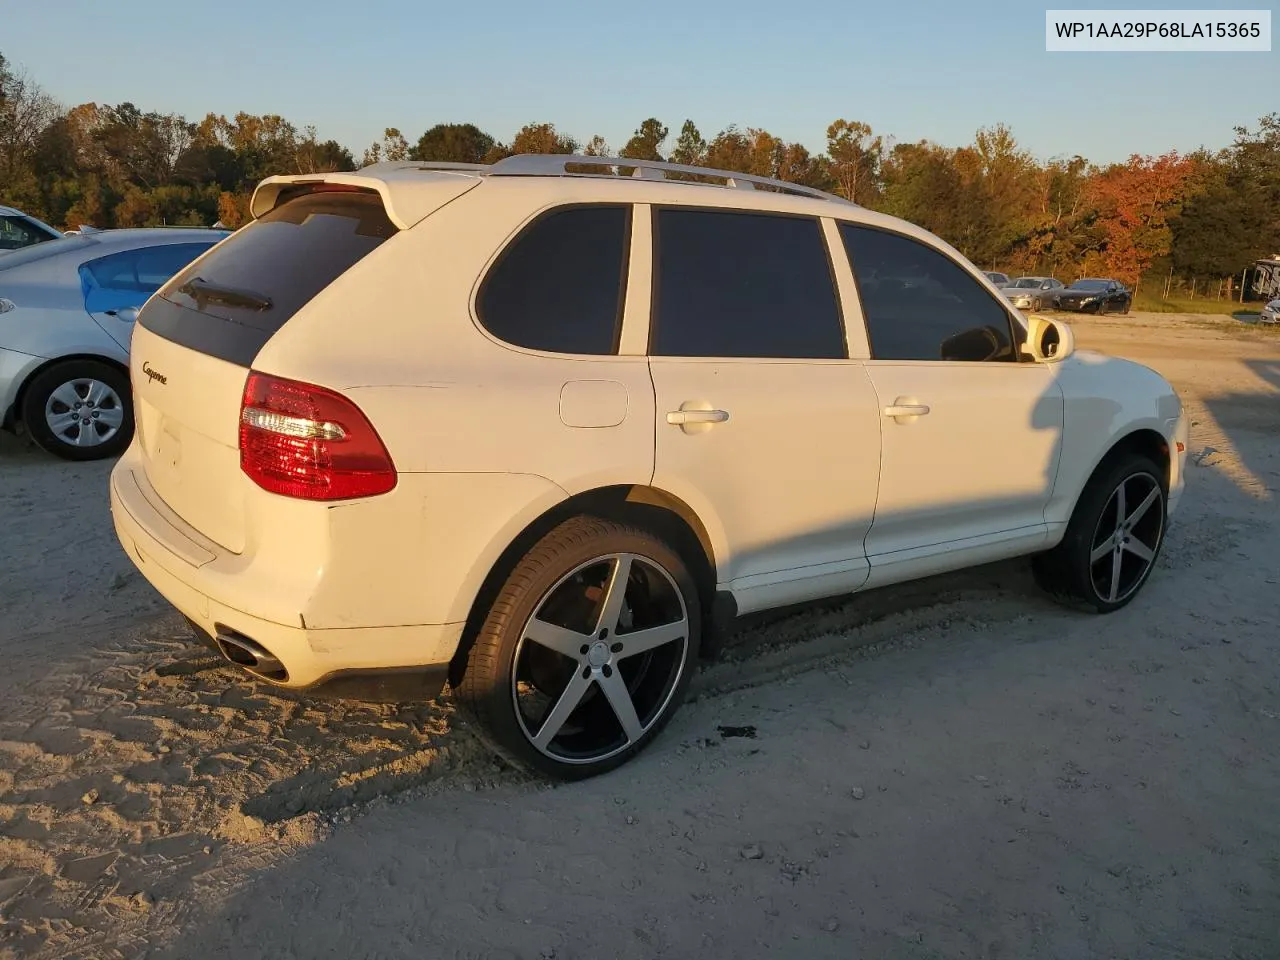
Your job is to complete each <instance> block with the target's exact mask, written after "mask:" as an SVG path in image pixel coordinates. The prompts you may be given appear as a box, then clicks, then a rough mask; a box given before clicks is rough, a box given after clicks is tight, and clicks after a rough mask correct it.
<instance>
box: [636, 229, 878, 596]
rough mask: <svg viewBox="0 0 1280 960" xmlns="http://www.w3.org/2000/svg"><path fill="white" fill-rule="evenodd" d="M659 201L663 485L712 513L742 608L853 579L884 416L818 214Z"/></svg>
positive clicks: (828, 590) (856, 580)
mask: <svg viewBox="0 0 1280 960" xmlns="http://www.w3.org/2000/svg"><path fill="white" fill-rule="evenodd" d="M653 216H654V221H653V226H654V262H653V272H654V278H655V279H654V288H653V304H652V308H651V328H650V332H649V354H650V369H651V370H652V373H653V383H654V389H655V393H656V401H657V409H656V421H657V422H656V424H655V427H654V429H655V430H656V458H655V473H654V485H655V486H656V487H658V488H660V489H663V490H667V491H670V492H671V493H674V494H675V495H677V496H679V497H681V498H682V499H683V500H684V501H685V502H686V503H688V504H689V505H690V506H691V507H693V509H694V511H695V512H696V513H697V514H698V515H699V516H700V517H702V518H703V519H704V522H705V523H706V524H707V526H708V529H709V535H710V538H711V540H712V543H713V546H714V547H715V549H716V561H717V566H718V567H719V578H720V580H721V582H722V583H724V582H726V581H727V583H728V585H729V586H730V587H731V588H732V589H733V591H734V594H735V596H736V598H737V600H738V604H739V610H740V611H741V612H744V613H745V612H750V611H751V610H754V609H761V608H764V607H769V606H774V605H776V604H778V603H787V602H797V601H800V600H805V599H810V598H813V597H820V596H831V595H835V594H838V593H843V592H848V591H852V590H855V589H857V588H858V587H859V586H861V585H862V583H863V582H864V581H865V579H866V575H867V561H866V556H865V553H864V552H863V546H862V541H863V538H864V536H865V534H866V532H867V530H868V528H869V527H870V525H871V518H872V513H873V511H874V509H875V496H876V482H877V475H878V472H879V443H880V423H879V418H878V415H877V412H876V399H875V392H874V390H873V389H872V387H871V384H870V382H869V381H868V379H867V376H866V373H865V371H864V370H863V368H862V365H861V364H860V363H858V362H856V361H850V360H848V359H847V355H848V354H847V346H846V342H845V335H844V327H843V323H842V318H841V310H840V302H839V297H838V296H837V293H836V289H835V283H834V281H833V277H832V269H831V263H830V260H829V259H828V252H827V246H826V242H825V239H824V229H823V226H822V223H821V221H819V220H818V219H816V218H809V217H794V216H782V215H772V214H761V213H754V212H752V213H746V212H738V211H729V210H708V209H696V208H685V207H665V208H655V209H654V212H653Z"/></svg>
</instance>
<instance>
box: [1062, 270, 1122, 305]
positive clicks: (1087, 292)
mask: <svg viewBox="0 0 1280 960" xmlns="http://www.w3.org/2000/svg"><path fill="white" fill-rule="evenodd" d="M1132 305H1133V292H1132V291H1131V290H1130V289H1129V288H1128V287H1126V286H1125V285H1124V284H1123V283H1121V282H1120V281H1119V280H1110V279H1107V278H1105V277H1102V278H1100V277H1083V278H1081V279H1079V280H1077V281H1076V282H1075V283H1073V284H1071V286H1069V287H1064V288H1062V289H1061V290H1058V291H1055V292H1054V294H1053V307H1054V309H1055V310H1075V311H1079V312H1081V313H1128V312H1129V307H1131V306H1132Z"/></svg>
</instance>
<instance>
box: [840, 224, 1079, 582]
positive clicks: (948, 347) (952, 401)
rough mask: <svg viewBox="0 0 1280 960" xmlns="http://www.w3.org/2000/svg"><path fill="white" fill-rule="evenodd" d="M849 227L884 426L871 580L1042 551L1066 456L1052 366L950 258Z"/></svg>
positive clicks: (846, 236) (844, 230) (846, 234)
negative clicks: (1030, 351)
mask: <svg viewBox="0 0 1280 960" xmlns="http://www.w3.org/2000/svg"><path fill="white" fill-rule="evenodd" d="M840 230H841V236H842V239H843V240H844V244H845V248H846V251H847V252H848V254H849V258H850V261H851V263H852V266H853V270H854V274H855V276H856V277H857V280H858V288H859V292H860V300H861V305H862V312H863V315H864V317H865V321H866V326H867V334H868V341H869V347H870V354H871V359H870V360H868V361H867V366H866V369H867V373H868V375H869V376H870V379H871V382H872V384H873V385H874V387H875V391H876V398H877V403H878V405H879V412H880V416H881V422H882V425H883V439H882V443H881V466H880V487H879V496H878V498H877V501H876V515H875V523H874V524H873V525H872V527H871V530H870V532H869V533H868V535H867V540H866V549H867V555H868V557H869V559H870V564H871V567H872V573H871V576H870V578H869V579H870V583H872V584H875V583H882V582H890V581H892V580H898V579H905V578H907V577H908V576H917V575H922V574H924V573H928V572H931V571H933V570H938V569H946V568H950V567H956V566H961V565H965V564H967V563H972V562H979V561H981V560H985V559H996V558H997V557H998V556H1001V555H1007V554H1010V553H1018V552H1025V551H1027V550H1029V549H1034V546H1035V545H1037V544H1038V543H1040V542H1043V541H1044V540H1045V538H1046V536H1047V528H1046V525H1045V519H1044V510H1045V506H1046V504H1047V502H1048V500H1049V497H1050V495H1051V493H1052V492H1053V484H1054V480H1055V479H1056V476H1057V470H1058V457H1059V454H1060V451H1061V445H1062V424H1063V400H1062V391H1061V389H1060V388H1059V386H1058V383H1057V381H1056V379H1055V376H1054V371H1053V368H1052V367H1051V366H1050V365H1047V364H1038V363H1032V362H1028V361H1027V360H1026V358H1025V357H1023V356H1022V355H1021V354H1020V343H1019V339H1020V337H1019V335H1020V327H1018V326H1016V325H1015V324H1014V322H1013V320H1012V318H1011V316H1010V315H1009V313H1008V311H1007V310H1006V309H1005V307H1004V306H1003V305H1002V304H1001V303H999V302H998V301H997V300H996V299H995V298H994V297H992V296H991V295H990V294H989V293H988V292H987V290H986V289H985V288H984V287H983V286H982V285H981V284H980V283H979V282H978V281H977V279H975V278H974V277H973V276H972V275H971V274H970V273H969V272H968V271H967V270H965V269H964V268H963V267H961V266H960V265H959V263H957V262H956V261H955V260H953V259H952V258H951V257H950V256H948V255H946V254H945V253H944V252H943V251H941V250H938V249H936V248H933V247H931V246H927V245H926V244H924V243H922V242H921V241H919V240H916V239H914V238H911V237H907V236H905V235H902V234H897V233H893V232H890V231H886V230H880V229H875V228H871V227H865V226H860V225H856V224H842V225H841V228H840ZM940 558H943V559H940Z"/></svg>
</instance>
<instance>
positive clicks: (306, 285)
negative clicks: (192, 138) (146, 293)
mask: <svg viewBox="0 0 1280 960" xmlns="http://www.w3.org/2000/svg"><path fill="white" fill-rule="evenodd" d="M396 232H397V227H396V226H395V224H393V223H392V222H391V220H390V218H388V217H387V213H386V210H385V208H384V207H383V205H382V198H381V197H379V196H378V195H377V194H376V193H374V192H372V191H369V192H342V193H330V192H322V193H309V194H304V195H302V196H298V197H295V198H294V199H291V200H287V201H285V202H284V203H282V204H281V205H280V206H278V207H276V208H275V209H274V210H271V211H270V212H268V213H266V214H264V215H263V216H261V217H259V218H258V219H257V220H255V221H253V222H252V223H250V224H249V225H248V226H246V227H244V228H242V229H241V230H238V231H237V232H236V233H234V234H232V235H231V236H230V237H228V238H227V239H226V240H225V241H224V242H223V243H222V244H220V245H219V246H218V247H217V249H215V250H213V251H211V252H210V254H209V256H208V257H206V258H205V259H203V260H202V261H201V262H200V263H199V264H198V265H197V264H192V265H191V266H189V267H188V268H187V269H185V270H183V271H182V272H181V273H179V274H178V275H177V276H175V277H174V278H173V279H172V280H171V281H170V282H169V283H167V284H165V285H164V287H162V288H161V291H160V295H159V296H157V297H154V298H152V300H151V301H150V302H149V303H148V304H147V306H146V308H145V309H144V310H143V311H142V313H141V314H140V315H139V318H138V323H139V324H140V325H141V326H143V327H146V328H147V329H148V330H150V331H151V332H152V333H156V334H158V335H160V336H162V337H164V338H165V339H167V340H171V341H173V342H174V343H178V344H180V345H182V346H184V347H187V348H189V349H192V350H198V351H200V352H201V353H206V354H209V355H211V356H215V357H218V358H219V359H222V360H226V361H228V362H230V363H236V364H239V365H240V366H245V367H247V366H249V365H250V364H251V363H252V362H253V358H254V357H255V356H257V354H258V351H259V350H261V349H262V347H263V345H264V344H266V342H267V341H268V340H269V339H271V337H272V335H273V334H275V333H276V332H277V331H278V330H279V329H280V328H281V327H283V326H284V325H285V324H286V323H288V322H289V320H290V319H291V318H292V317H293V316H294V315H295V314H296V313H297V312H298V311H299V310H301V309H302V308H303V307H304V306H306V304H307V303H308V302H310V301H311V299H312V298H313V297H315V296H316V294H318V293H319V292H320V291H321V290H323V289H324V288H325V287H327V286H329V285H330V284H331V283H333V281H334V280H336V279H338V277H340V276H342V274H344V273H346V272H347V271H348V270H349V269H351V267H352V266H354V265H355V264H356V263H358V262H359V261H360V260H362V259H364V258H365V257H366V256H368V255H369V254H370V253H372V252H373V251H374V250H376V249H377V248H378V247H379V246H381V245H382V244H383V243H384V242H386V240H387V239H388V238H389V237H391V236H393V235H394V234H395V233H396Z"/></svg>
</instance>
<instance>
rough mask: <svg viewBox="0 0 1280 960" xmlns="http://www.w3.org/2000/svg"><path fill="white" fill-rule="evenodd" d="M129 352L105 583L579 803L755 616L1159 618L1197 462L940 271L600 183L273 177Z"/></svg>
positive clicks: (679, 190) (442, 167)
mask: <svg viewBox="0 0 1280 960" xmlns="http://www.w3.org/2000/svg"><path fill="white" fill-rule="evenodd" d="M252 214H253V217H254V220H253V221H252V222H251V223H250V224H249V225H248V226H247V227H245V228H243V229H241V230H239V231H237V232H236V233H235V234H233V235H232V236H230V237H229V238H227V239H226V240H223V241H221V242H220V243H218V244H217V245H216V246H215V247H213V248H212V249H211V250H210V251H209V252H207V253H205V254H203V255H202V256H200V257H199V258H198V259H196V260H195V261H194V262H193V263H192V264H190V265H189V266H188V267H187V268H186V269H184V270H182V271H181V272H180V273H178V274H177V275H176V276H175V277H174V278H173V279H172V280H170V281H169V282H168V283H167V284H165V286H164V287H162V288H161V289H160V290H159V291H158V292H157V293H156V294H155V295H153V296H152V297H151V299H150V300H149V301H148V302H147V303H146V304H145V306H144V307H143V309H142V311H141V313H140V315H139V318H138V321H137V324H136V329H135V332H134V335H133V344H132V356H131V378H132V389H133V392H134V396H135V409H136V420H137V431H136V435H135V438H134V440H133V442H132V444H131V446H130V447H129V448H128V450H127V451H126V452H125V453H124V455H123V456H122V458H121V459H120V460H119V462H118V463H117V465H116V466H115V468H114V471H113V473H112V476H111V505H112V513H113V515H114V519H115V525H116V530H117V533H118V535H119V538H120V541H121V543H122V544H123V546H124V548H125V550H126V551H127V552H128V554H129V556H130V557H131V558H132V560H133V561H134V563H136V564H137V566H138V568H139V569H140V570H141V571H142V573H143V575H144V576H145V577H146V578H147V579H148V580H149V581H150V582H151V583H152V584H153V585H154V586H155V587H156V589H158V590H159V591H160V593H162V594H163V595H164V596H165V597H167V598H168V599H169V600H170V601H171V602H172V603H173V604H174V606H176V607H177V608H178V610H180V611H181V612H182V613H183V614H185V615H186V617H187V618H188V619H189V620H190V621H191V622H192V623H193V624H194V626H195V627H196V629H197V631H198V633H200V634H201V635H203V637H204V639H205V640H206V641H207V642H209V643H210V644H212V645H214V646H215V647H216V648H217V649H219V650H220V651H221V653H222V654H223V655H224V656H225V657H226V658H227V659H228V660H230V661H232V662H234V663H236V664H239V665H241V666H242V667H243V668H244V669H245V670H247V671H249V673H251V674H253V675H254V676H255V677H258V678H260V679H261V680H263V681H265V682H268V683H271V684H276V685H278V686H281V687H289V688H301V689H323V688H328V689H330V690H338V691H343V692H347V693H352V692H354V693H356V694H358V695H360V696H368V697H379V698H387V697H393V698H394V697H399V698H418V699H422V698H428V697H431V696H434V695H436V694H438V693H439V692H440V691H441V690H442V689H443V688H444V685H445V684H446V683H447V684H448V685H449V687H450V688H451V690H452V692H453V694H454V696H455V697H456V699H457V700H458V702H459V704H460V705H461V706H462V707H464V708H465V709H467V710H468V711H470V712H471V713H472V714H473V715H474V716H476V717H477V718H478V719H479V721H480V722H481V724H480V725H481V727H482V729H483V730H484V731H485V733H486V736H487V737H488V738H489V740H490V741H491V743H492V744H493V746H494V747H495V748H496V749H498V750H499V751H501V752H502V753H503V754H505V755H506V756H507V757H508V758H510V759H512V760H514V761H516V762H518V763H520V764H522V765H524V766H526V767H528V768H532V769H533V770H535V771H538V772H541V773H542V774H545V775H548V776H552V777H559V778H579V777H584V776H589V775H592V774H596V773H600V772H602V771H604V770H608V769H610V768H613V767H616V766H617V765H618V764H620V763H622V762H624V761H625V760H627V759H628V758H630V757H631V756H634V755H635V754H636V752H637V751H639V750H640V749H642V748H643V747H644V746H645V745H646V744H647V743H649V742H650V741H651V740H652V739H653V738H654V737H655V736H656V735H657V733H658V732H659V730H660V729H661V728H662V726H663V725H664V723H665V722H666V721H667V720H668V719H669V718H670V716H671V715H672V713H673V711H674V710H675V709H676V708H677V706H678V705H679V703H680V701H681V699H682V697H683V695H684V692H685V690H686V687H687V685H688V683H689V679H690V676H691V674H692V672H693V671H694V669H695V667H696V665H697V661H698V659H699V657H700V655H702V656H705V655H706V652H707V650H708V649H709V648H710V647H711V638H712V637H714V636H715V635H716V634H717V632H720V631H723V630H724V628H725V627H726V626H727V625H728V624H729V623H731V622H732V621H733V620H734V618H735V617H736V616H738V615H741V614H746V613H750V612H753V611H760V610H764V609H768V608H776V607H780V606H784V605H790V604H796V603H802V602H805V601H810V600H815V599H819V598H824V597H832V596H838V595H843V594H848V593H852V592H854V591H858V590H866V589H870V588H872V587H878V586H882V585H884V584H890V583H895V582H899V581H904V580H910V579H913V578H918V577H924V576H928V575H931V574H936V573H939V572H942V571H946V570H952V569H956V568H960V567H966V566H970V565H974V564H980V563H986V562H989V561H994V560H998V559H1001V558H1005V557H1012V556H1016V555H1028V556H1031V557H1032V563H1033V565H1034V569H1035V573H1036V576H1037V579H1038V580H1039V582H1040V583H1041V584H1042V585H1043V586H1044V587H1045V588H1046V589H1048V590H1049V591H1050V592H1051V593H1053V594H1055V595H1057V596H1059V597H1061V598H1063V599H1065V600H1068V601H1070V602H1072V603H1074V604H1076V605H1080V606H1083V607H1085V608H1088V609H1091V610H1095V611H1097V612H1099V613H1107V612H1111V611H1114V610H1116V609H1118V608H1120V607H1122V606H1124V605H1125V604H1127V603H1128V602H1130V601H1131V600H1132V599H1133V598H1134V596H1135V595H1136V594H1137V593H1138V591H1139V590H1140V589H1141V587H1142V585H1143V584H1144V583H1145V582H1146V580H1147V578H1148V577H1149V575H1150V574H1151V571H1152V568H1153V566H1154V565H1155V562H1156V559H1157V557H1158V556H1159V554H1160V548H1161V543H1162V541H1163V539H1164V534H1165V528H1166V524H1167V522H1168V517H1169V515H1170V514H1171V513H1172V511H1173V509H1174V507H1175V506H1176V504H1177V502H1178V498H1179V496H1180V495H1181V493H1182V490H1183V468H1184V464H1185V458H1186V446H1185V441H1186V435H1187V433H1186V432H1187V426H1186V422H1185V420H1184V418H1183V415H1182V407H1181V404H1180V402H1179V399H1178V397H1177V395H1176V393H1175V392H1174V390H1173V389H1172V387H1171V386H1170V385H1169V384H1168V383H1167V382H1166V381H1165V380H1164V379H1163V378H1161V377H1160V376H1159V375H1157V374H1156V373H1154V372H1153V371H1151V370H1149V369H1147V368H1146V367H1143V366H1140V365H1138V364H1134V363H1131V362H1128V361H1125V360H1120V359H1113V358H1109V357H1105V356H1101V355H1094V354H1089V353H1085V352H1083V351H1081V352H1076V351H1075V349H1074V341H1073V338H1072V335H1071V331H1070V329H1069V328H1068V327H1066V326H1065V325H1063V324H1060V323H1058V322H1056V321H1053V320H1049V319H1044V318H1040V317H1037V316H1032V317H1030V318H1027V319H1024V318H1022V317H1021V316H1020V315H1019V313H1018V312H1017V311H1016V310H1014V309H1013V308H1012V306H1011V304H1010V303H1009V302H1008V300H1006V299H1005V297H1004V295H1003V294H1002V293H1001V292H1000V291H999V290H998V289H997V288H996V287H994V286H993V285H992V284H991V282H990V281H989V280H988V279H987V278H986V277H985V276H984V275H983V273H982V271H980V270H978V269H977V268H976V267H974V266H973V265H972V264H971V263H970V262H969V261H968V260H966V259H965V258H964V257H963V256H961V255H960V254H959V253H958V252H957V251H956V250H954V249H953V248H951V247H950V246H948V245H947V244H946V243H944V242H942V241H941V240H939V239H938V238H937V237H935V236H933V235H931V234H929V233H927V232H925V231H923V230H921V229H919V228H917V227H914V226H912V225H911V224H909V223H905V222H903V221H901V220H897V219H894V218H892V217H888V216H884V215H881V214H878V213H873V212H871V211H869V210H866V209H863V208H861V207H859V206H856V205H854V204H851V203H847V202H845V201H843V200H840V199H839V198H836V197H833V196H830V195H828V194H825V193H822V192H820V191H817V190H811V189H808V188H804V187H799V186H796V185H793V184H787V183H782V182H779V181H773V180H765V179H762V178H754V177H748V176H744V175H741V174H737V173H730V172H723V171H720V172H717V171H713V170H706V169H702V168H688V167H679V166H675V165H672V164H663V163H657V162H653V163H650V162H645V161H636V160H624V161H616V160H602V159H601V158H599V157H573V156H569V157H565V156H555V157H551V156H518V157H513V158H511V159H508V160H503V161H501V162H499V163H496V164H493V165H491V166H479V165H449V164H430V163H415V162H401V163H384V164H379V165H375V166H372V167H366V168H365V169H363V170H360V171H358V172H355V173H333V174H321V175H308V176H295V177H272V178H269V179H267V180H265V181H263V182H262V183H261V184H260V185H259V187H258V189H257V190H256V192H255V194H254V197H253V200H252Z"/></svg>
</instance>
